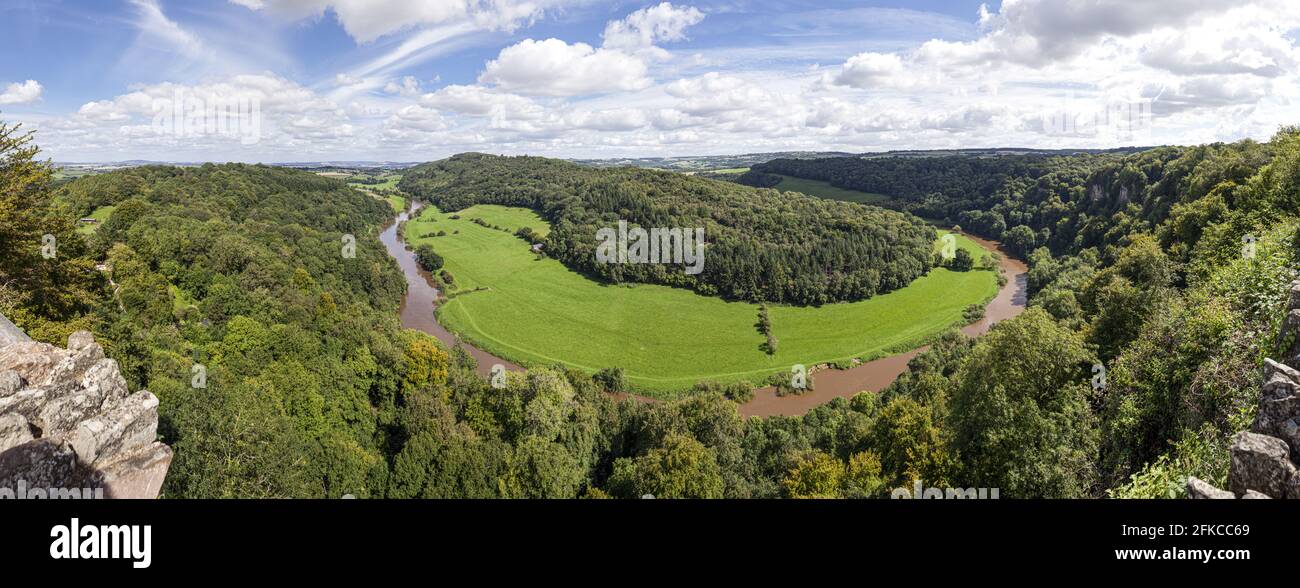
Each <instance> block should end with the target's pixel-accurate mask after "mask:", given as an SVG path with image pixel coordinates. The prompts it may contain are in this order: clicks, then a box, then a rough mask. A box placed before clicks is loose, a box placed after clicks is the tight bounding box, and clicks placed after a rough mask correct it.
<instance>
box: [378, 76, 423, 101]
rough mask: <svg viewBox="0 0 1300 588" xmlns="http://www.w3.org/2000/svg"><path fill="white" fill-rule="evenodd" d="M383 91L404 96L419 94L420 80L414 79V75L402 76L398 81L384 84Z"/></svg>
mask: <svg viewBox="0 0 1300 588" xmlns="http://www.w3.org/2000/svg"><path fill="white" fill-rule="evenodd" d="M384 91H385V92H388V93H389V94H397V95H398V96H405V97H408V98H409V97H411V96H419V95H420V81H419V80H417V79H415V76H403V77H402V80H401V81H400V82H397V81H392V82H388V84H386V85H384Z"/></svg>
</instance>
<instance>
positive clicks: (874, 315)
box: [383, 205, 1024, 415]
mask: <svg viewBox="0 0 1300 588" xmlns="http://www.w3.org/2000/svg"><path fill="white" fill-rule="evenodd" d="M413 214H414V216H415V218H414V219H413V220H411V221H410V222H407V223H406V225H405V226H406V228H405V235H404V240H405V242H406V243H409V244H411V246H412V247H415V246H419V245H424V244H427V245H431V246H433V247H434V248H435V249H436V250H437V251H438V252H439V254H440V255H441V256H442V257H443V258H445V260H446V265H445V269H446V270H447V271H449V272H450V273H451V274H452V275H453V276H454V279H455V287H454V288H453V289H450V290H449V291H448V299H447V300H445V301H444V302H442V303H441V304H438V310H437V320H436V321H435V320H432V316H433V312H432V306H433V304H434V300H435V296H436V293H435V292H434V291H432V289H431V287H430V286H429V284H428V278H429V276H428V275H427V274H425V273H423V272H420V271H419V269H418V267H417V266H416V264H415V263H414V260H413V256H412V254H411V253H410V251H408V250H407V249H406V248H405V247H399V246H398V245H397V244H396V243H395V241H394V239H393V235H392V233H393V232H394V229H393V228H390V229H389V230H388V231H386V232H385V234H384V235H383V240H384V242H385V245H386V246H387V247H388V249H389V252H390V254H393V255H394V256H395V257H397V259H398V261H399V262H400V264H401V266H402V269H403V272H404V274H405V275H406V279H407V282H408V284H409V285H410V290H409V291H408V296H407V299H406V301H405V303H404V306H403V324H404V325H406V326H407V327H408V328H417V329H420V330H424V331H426V332H429V333H431V334H433V335H435V336H437V337H438V338H439V339H442V340H444V341H447V342H450V341H454V340H455V335H452V334H451V333H452V332H454V333H456V334H458V335H460V337H462V338H463V339H464V340H465V341H466V342H470V343H472V344H473V345H474V347H472V353H473V355H475V357H476V358H477V359H479V363H480V366H479V367H480V371H481V372H484V373H486V370H487V369H489V368H490V365H491V363H503V364H506V365H514V364H519V365H528V366H546V365H552V364H563V365H566V366H569V367H573V368H576V369H580V370H582V371H585V372H588V373H595V372H597V371H600V370H602V369H606V368H613V367H619V368H622V369H624V370H625V373H626V378H627V380H628V382H629V383H631V384H632V386H633V390H635V391H636V392H638V393H641V394H644V395H647V396H650V397H653V398H661V399H662V398H674V397H680V396H682V395H684V394H687V393H689V392H690V390H691V388H692V387H693V386H694V385H695V384H696V383H698V382H700V381H706V380H707V381H716V382H720V383H732V382H749V383H751V384H761V383H762V382H765V381H766V379H767V378H768V377H769V376H772V375H774V374H788V373H789V371H790V367H791V366H792V365H794V364H803V365H806V366H818V365H829V364H837V365H839V366H841V367H846V368H847V367H851V369H844V370H826V371H822V372H820V373H819V374H818V376H817V378H818V379H817V380H816V387H815V389H814V390H810V391H807V392H805V393H803V394H800V395H789V396H785V397H781V398H780V399H779V400H776V401H773V400H770V399H766V398H765V397H766V396H769V395H771V396H772V397H773V398H775V393H774V392H772V391H771V390H770V389H766V388H765V389H763V390H759V391H758V398H756V399H755V401H753V403H752V406H751V405H750V404H746V405H744V406H742V412H744V413H746V414H755V415H758V414H796V413H802V412H806V411H807V410H808V409H809V408H811V407H812V406H816V405H817V404H821V403H824V402H826V401H828V400H829V399H831V398H835V397H848V396H851V395H852V394H855V393H857V392H860V391H862V390H880V389H882V388H883V387H884V386H885V385H887V384H888V383H890V382H892V381H893V379H894V378H895V377H896V376H897V375H898V374H899V373H901V371H902V370H903V369H905V368H906V361H905V360H902V361H900V358H901V357H903V356H899V355H897V354H900V353H906V352H909V350H911V349H913V348H915V347H917V346H918V345H921V344H923V343H925V342H927V341H929V340H930V339H932V338H933V337H934V336H936V335H937V334H939V333H941V332H942V331H944V330H946V329H948V328H951V327H953V326H960V325H961V324H962V323H963V319H962V314H963V310H964V309H965V308H966V307H967V306H970V305H972V304H984V303H986V302H989V301H990V300H991V299H994V300H993V304H991V305H990V307H989V312H987V313H986V317H985V318H984V319H981V320H980V321H978V322H977V323H975V324H973V325H971V326H970V327H968V328H967V332H969V333H971V334H978V333H979V332H982V331H983V330H986V329H987V327H988V325H989V324H991V323H992V322H995V321H997V320H1001V319H1003V318H1008V317H1009V316H1013V315H1014V314H1015V313H1017V312H1018V311H1019V310H1020V309H1023V305H1024V298H1023V297H1024V293H1023V288H1024V282H1023V272H1024V264H1023V263H1021V262H1019V261H1016V260H1014V259H1011V258H1009V257H1006V256H1004V257H1003V261H1002V263H1001V268H1000V270H1001V271H1002V272H1003V273H1005V274H1007V275H1008V277H1009V278H1011V279H1010V280H1009V281H1008V283H1007V285H1006V286H1005V287H1004V288H1001V289H1000V290H999V288H998V286H997V280H996V276H995V275H994V274H993V272H991V271H979V270H976V271H968V272H957V271H952V270H948V269H945V268H940V269H936V270H934V271H932V272H931V273H930V274H929V275H926V276H923V277H922V278H920V279H918V280H917V281H916V282H914V283H913V284H911V285H909V286H907V287H905V288H903V289H900V290H897V291H894V292H891V293H888V294H884V295H880V296H877V297H874V298H872V299H869V300H866V301H860V302H854V303H837V304H829V305H824V306H821V307H791V306H773V307H772V308H771V309H770V314H771V318H772V325H773V327H772V329H773V331H774V333H776V334H777V336H778V337H779V338H780V342H781V343H780V347H779V350H778V352H777V353H776V354H775V355H768V354H766V353H764V352H763V350H762V349H761V344H762V342H763V337H762V335H761V334H759V333H758V332H757V331H756V330H755V328H754V327H753V322H754V320H755V317H756V316H757V313H758V305H757V304H752V303H743V302H734V301H732V302H729V301H724V300H721V299H718V298H713V297H706V296H701V295H699V294H695V293H692V292H689V291H685V290H681V289H674V288H669V287H665V286H656V285H645V284H640V285H607V284H601V283H598V282H594V281H592V280H590V279H589V278H587V277H585V276H582V275H580V274H578V273H576V272H573V271H572V270H569V269H568V268H565V267H564V266H563V265H562V264H561V263H559V262H558V261H556V260H553V259H548V258H545V257H544V256H541V255H537V254H535V253H533V252H532V251H531V250H530V249H529V248H528V244H527V243H526V242H525V241H523V240H520V239H519V238H518V237H516V236H515V235H514V233H515V231H516V230H518V229H520V228H522V227H529V228H531V229H533V230H534V232H535V233H537V234H538V235H542V236H544V235H546V234H547V233H549V230H550V227H549V224H548V223H547V222H546V221H545V220H543V219H541V218H540V217H539V216H537V215H536V213H533V212H532V211H529V210H526V209H519V208H509V207H502V206H496V205H476V206H472V207H470V208H466V209H464V210H461V211H459V212H457V213H454V214H450V213H444V212H441V211H439V210H437V209H436V208H434V207H425V208H423V209H419V210H418V211H417V212H415V213H413ZM404 217H405V215H403V217H402V218H404ZM480 222H481V223H482V224H480ZM485 224H486V225H489V226H484V225H485ZM958 244H959V246H960V247H961V248H963V249H966V250H967V251H969V252H971V253H972V255H974V256H976V257H978V256H979V255H982V254H983V253H984V252H985V251H988V250H992V249H993V248H995V247H996V244H994V243H991V242H988V241H984V240H978V239H975V238H972V237H969V236H965V235H962V236H959V237H958ZM1017 278H1018V279H1017ZM995 292H996V293H998V295H997V296H996V299H995ZM1016 302H1018V304H1017V303H1016ZM498 357H501V358H508V359H509V360H510V361H506V360H501V359H497V358H498ZM485 360H486V361H485ZM855 360H864V361H865V362H866V363H863V364H861V365H853V364H854V363H856V362H855ZM489 362H490V363H489ZM484 364H487V365H484Z"/></svg>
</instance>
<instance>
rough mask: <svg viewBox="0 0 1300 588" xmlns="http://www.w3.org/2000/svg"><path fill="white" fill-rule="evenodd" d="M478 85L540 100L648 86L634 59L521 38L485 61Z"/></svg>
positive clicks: (584, 46) (641, 65) (576, 45)
mask: <svg viewBox="0 0 1300 588" xmlns="http://www.w3.org/2000/svg"><path fill="white" fill-rule="evenodd" d="M479 83H483V84H492V85H495V86H498V87H500V88H501V89H504V90H507V91H511V92H519V93H523V94H535V95H542V96H580V95H586V94H601V93H607V92H620V91H622V92H626V91H632V90H640V89H642V88H645V87H646V86H649V85H650V83H651V82H650V80H649V79H648V78H647V77H646V65H645V63H644V62H643V61H641V60H640V59H638V58H636V57H634V56H632V55H629V54H627V53H623V52H622V51H617V50H610V49H595V48H593V47H592V46H591V45H588V44H586V43H574V44H572V45H570V44H568V43H566V42H564V41H561V40H559V39H547V40H545V41H535V40H533V39H526V40H524V41H522V42H520V43H519V44H517V45H513V46H510V47H506V48H505V49H502V50H501V54H500V55H498V56H497V58H496V59H493V60H492V61H489V62H488V64H487V67H486V68H485V69H484V70H483V74H482V75H480V76H479Z"/></svg>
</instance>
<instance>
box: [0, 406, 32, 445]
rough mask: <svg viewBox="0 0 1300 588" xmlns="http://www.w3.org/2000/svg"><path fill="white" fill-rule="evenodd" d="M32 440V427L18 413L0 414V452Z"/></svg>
mask: <svg viewBox="0 0 1300 588" xmlns="http://www.w3.org/2000/svg"><path fill="white" fill-rule="evenodd" d="M31 440H32V427H31V425H29V424H27V419H25V418H23V417H22V415H18V414H13V413H10V414H3V415H0V453H4V452H6V451H8V450H10V449H13V448H14V447H18V446H19V445H22V444H24V443H27V442H28V441H31Z"/></svg>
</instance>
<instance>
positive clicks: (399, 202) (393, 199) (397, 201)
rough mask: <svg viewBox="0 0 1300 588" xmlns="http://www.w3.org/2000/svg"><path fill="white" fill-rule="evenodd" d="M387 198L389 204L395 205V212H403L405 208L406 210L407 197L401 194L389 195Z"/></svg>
mask: <svg viewBox="0 0 1300 588" xmlns="http://www.w3.org/2000/svg"><path fill="white" fill-rule="evenodd" d="M385 200H388V205H389V206H391V207H393V211H394V212H402V211H403V210H406V198H403V197H401V196H389V197H388V198H386V199H385Z"/></svg>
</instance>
